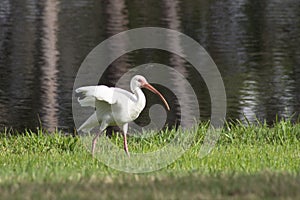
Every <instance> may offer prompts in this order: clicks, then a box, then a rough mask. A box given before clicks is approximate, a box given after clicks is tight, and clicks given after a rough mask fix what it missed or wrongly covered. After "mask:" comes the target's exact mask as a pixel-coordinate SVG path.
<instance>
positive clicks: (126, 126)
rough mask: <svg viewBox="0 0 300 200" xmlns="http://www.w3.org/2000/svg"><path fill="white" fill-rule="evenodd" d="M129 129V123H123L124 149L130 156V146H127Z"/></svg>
mask: <svg viewBox="0 0 300 200" xmlns="http://www.w3.org/2000/svg"><path fill="white" fill-rule="evenodd" d="M127 131H128V123H126V124H124V125H123V137H124V150H125V152H126V154H127V155H128V157H130V154H129V152H128V146H127Z"/></svg>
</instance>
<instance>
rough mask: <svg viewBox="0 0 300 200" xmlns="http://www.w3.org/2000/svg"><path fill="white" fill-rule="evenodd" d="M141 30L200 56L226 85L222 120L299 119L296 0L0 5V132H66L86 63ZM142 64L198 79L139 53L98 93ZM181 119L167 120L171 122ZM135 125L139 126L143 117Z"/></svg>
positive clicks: (157, 55)
mask: <svg viewBox="0 0 300 200" xmlns="http://www.w3.org/2000/svg"><path fill="white" fill-rule="evenodd" d="M145 26H147V27H149V26H152V27H164V28H170V29H174V30H177V31H180V32H182V33H184V34H186V35H188V36H190V37H192V38H193V39H194V40H196V41H197V42H199V43H200V44H201V45H202V46H203V47H204V48H205V49H206V50H207V52H208V53H209V54H210V56H211V57H212V58H213V60H214V62H215V63H216V65H217V67H218V69H219V71H220V73H221V75H222V78H223V80H224V84H225V88H226V95H227V118H228V119H243V118H244V115H245V116H246V117H247V118H248V119H249V120H250V121H255V118H258V119H259V120H266V121H267V122H269V123H271V122H272V121H274V120H275V117H276V115H278V116H279V117H290V116H292V115H293V114H295V116H298V115H299V113H300V48H299V44H300V1H299V0H285V1H282V0H235V1H229V0H228V1H226V0H193V1H192V0H188V1H183V0H181V1H176V0H172V1H171V0H161V1H158V0H150V1H140V0H130V1H129V0H128V1H125V0H111V1H96V0H70V1H62V0H44V1H38V0H22V1H13V0H2V1H1V5H0V79H1V81H0V128H1V129H3V128H4V127H12V128H14V129H18V130H22V129H24V128H35V127H37V126H38V125H39V123H40V122H41V123H42V125H43V127H45V128H47V129H49V130H53V129H54V128H55V127H58V128H59V129H64V130H69V131H72V130H73V128H74V122H73V118H72V90H73V83H74V80H75V76H76V73H77V70H78V69H79V67H80V65H81V63H82V62H83V60H84V58H85V57H86V56H87V54H88V53H89V52H90V51H91V50H92V49H93V48H94V47H95V46H97V45H98V44H99V43H100V42H102V41H104V40H105V39H107V38H108V37H110V36H112V35H114V34H117V33H119V32H121V31H125V30H128V29H132V28H139V27H145ZM145 63H162V64H165V65H168V66H172V67H174V68H176V67H177V69H178V70H179V71H181V72H184V73H183V74H184V75H185V77H186V78H187V79H188V80H191V83H193V82H195V79H199V77H198V76H195V73H194V71H193V70H192V68H191V67H192V66H191V65H190V64H189V63H187V62H186V61H184V60H183V59H182V58H180V57H176V56H175V55H172V54H171V53H168V52H161V51H156V50H138V51H135V52H131V53H128V54H126V55H124V56H122V57H120V58H119V59H117V60H116V61H115V62H114V63H113V64H112V65H111V66H110V68H109V69H107V71H106V73H105V76H103V77H99V80H101V81H100V83H102V84H107V85H110V86H113V85H114V84H115V83H116V82H117V80H118V79H119V78H120V77H121V76H122V74H124V73H125V72H127V71H128V70H130V69H132V68H133V67H135V66H139V65H141V64H145ZM197 77H198V78H197ZM200 79H201V77H200ZM200 79H199V81H198V82H197V81H196V83H197V84H194V85H193V84H192V86H193V88H195V90H198V91H201V95H200V96H198V99H199V102H200V104H199V107H200V109H201V118H202V119H208V118H209V117H210V109H211V103H210V97H209V92H208V90H207V87H206V85H205V82H203V80H200ZM174 84H176V82H174ZM167 96H168V95H167ZM167 98H168V97H167ZM152 101H154V100H152V99H151V98H150V99H149V105H150V104H151V102H152ZM171 103H172V102H171ZM186 103H187V104H188V103H189V102H188V100H187V102H186ZM146 110H149V109H146ZM179 118H180V113H176V112H173V113H172V116H171V118H170V119H171V121H172V122H174V121H176V120H177V119H179ZM139 120H140V122H141V123H144V124H147V120H148V119H147V113H146V114H145V113H143V114H142V117H141V118H140V119H139ZM179 121H180V120H179Z"/></svg>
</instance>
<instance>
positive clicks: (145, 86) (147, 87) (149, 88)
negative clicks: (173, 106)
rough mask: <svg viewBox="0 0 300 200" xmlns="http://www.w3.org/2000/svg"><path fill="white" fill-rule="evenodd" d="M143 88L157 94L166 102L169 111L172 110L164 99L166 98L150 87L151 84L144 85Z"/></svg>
mask: <svg viewBox="0 0 300 200" xmlns="http://www.w3.org/2000/svg"><path fill="white" fill-rule="evenodd" d="M142 87H143V88H146V89H148V90H150V91H151V92H153V93H154V94H157V95H158V96H159V97H160V98H161V100H162V101H163V102H164V104H165V105H166V107H167V109H168V110H170V107H169V104H168V102H167V101H166V99H165V98H164V96H163V95H162V94H161V93H160V92H159V91H157V90H156V89H155V88H154V87H153V86H152V85H150V84H149V83H144V84H143V85H142Z"/></svg>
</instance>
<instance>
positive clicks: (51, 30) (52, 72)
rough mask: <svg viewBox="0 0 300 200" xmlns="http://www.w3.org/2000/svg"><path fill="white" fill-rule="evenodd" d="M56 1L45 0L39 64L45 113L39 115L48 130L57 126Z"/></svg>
mask: <svg viewBox="0 0 300 200" xmlns="http://www.w3.org/2000/svg"><path fill="white" fill-rule="evenodd" d="M58 6H59V5H58V2H57V0H46V3H45V10H44V18H43V21H44V23H43V31H44V37H43V38H42V43H43V50H44V51H43V53H44V54H43V57H44V58H45V60H44V61H45V63H44V65H43V66H41V69H42V72H43V74H42V76H41V88H42V90H43V94H42V97H41V98H42V99H43V101H42V108H43V112H44V113H46V114H44V115H41V119H42V124H45V126H46V128H48V129H49V131H53V129H54V128H55V127H58V115H57V114H58V113H57V112H58V108H57V107H58V104H57V98H58V96H57V87H58V84H57V74H58V70H57V63H58V54H59V52H58V50H57V31H58V27H57V16H58V12H59V10H58Z"/></svg>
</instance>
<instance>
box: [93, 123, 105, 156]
mask: <svg viewBox="0 0 300 200" xmlns="http://www.w3.org/2000/svg"><path fill="white" fill-rule="evenodd" d="M106 127H107V124H106V123H103V122H102V123H101V126H100V131H99V132H98V133H97V134H96V136H95V137H94V139H93V142H92V156H93V157H94V153H95V147H96V143H97V140H98V138H99V135H100V134H101V133H102V132H103V131H104V130H105V129H106Z"/></svg>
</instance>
